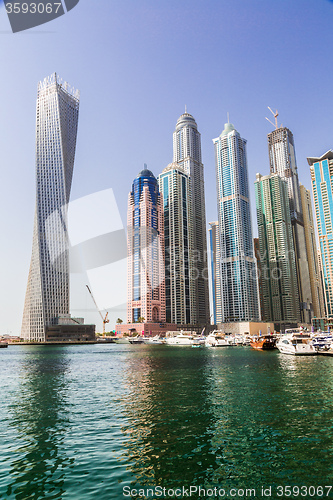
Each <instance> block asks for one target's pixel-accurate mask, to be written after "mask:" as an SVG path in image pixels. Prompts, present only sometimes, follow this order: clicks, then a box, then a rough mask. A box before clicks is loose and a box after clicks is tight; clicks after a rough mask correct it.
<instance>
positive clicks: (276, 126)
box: [265, 106, 279, 130]
mask: <svg viewBox="0 0 333 500" xmlns="http://www.w3.org/2000/svg"><path fill="white" fill-rule="evenodd" d="M267 107H268V109H269V110H270V112H271V113H272V115H273V116H274V118H275V124H274V123H273V122H271V120H270V119H269V118H267V117H266V116H265V118H266V120H267V121H268V122H269V123H271V124H272V125H273V127H274V126H275V129H276V130H277V129H278V128H279V127H278V122H277V117H278V116H279V113H278V110H276V111H275V113H274V111H273V110H272V109H271V108H270V107H269V106H267Z"/></svg>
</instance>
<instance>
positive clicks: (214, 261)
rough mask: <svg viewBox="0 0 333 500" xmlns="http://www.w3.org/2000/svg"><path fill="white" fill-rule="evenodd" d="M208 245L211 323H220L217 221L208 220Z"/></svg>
mask: <svg viewBox="0 0 333 500" xmlns="http://www.w3.org/2000/svg"><path fill="white" fill-rule="evenodd" d="M209 225H210V228H209V231H208V234H209V245H210V265H211V283H212V288H211V297H212V307H213V323H214V325H217V324H218V323H222V296H221V275H220V231H219V223H218V221H214V222H210V223H209Z"/></svg>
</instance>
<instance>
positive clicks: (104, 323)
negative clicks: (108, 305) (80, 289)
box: [86, 285, 110, 337]
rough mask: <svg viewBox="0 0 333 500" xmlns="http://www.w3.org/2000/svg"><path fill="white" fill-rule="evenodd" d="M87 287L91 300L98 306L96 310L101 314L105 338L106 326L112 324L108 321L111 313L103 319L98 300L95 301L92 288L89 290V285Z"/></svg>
mask: <svg viewBox="0 0 333 500" xmlns="http://www.w3.org/2000/svg"><path fill="white" fill-rule="evenodd" d="M86 287H87V288H88V292H89V293H90V295H91V298H92V299H93V301H94V304H95V306H96V309H97V311H98V312H99V315H100V317H101V318H102V321H103V337H105V325H106V323H110V320H109V319H108V315H109V313H108V312H107V313H106V315H105V316H104V317H103V314H102V313H101V311H100V309H99V307H98V305H97V303H96V300H95V297H94V296H93V294H92V291H91V290H90V288H89V286H88V285H86Z"/></svg>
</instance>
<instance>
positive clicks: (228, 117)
mask: <svg viewBox="0 0 333 500" xmlns="http://www.w3.org/2000/svg"><path fill="white" fill-rule="evenodd" d="M227 117H228V123H230V121H229V111H228V112H227Z"/></svg>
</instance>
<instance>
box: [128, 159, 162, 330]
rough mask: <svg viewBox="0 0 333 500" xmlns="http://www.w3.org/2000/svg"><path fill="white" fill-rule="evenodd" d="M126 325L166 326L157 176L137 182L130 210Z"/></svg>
mask: <svg viewBox="0 0 333 500" xmlns="http://www.w3.org/2000/svg"><path fill="white" fill-rule="evenodd" d="M127 248H128V258H127V263H128V264H127V265H128V267H127V280H128V297H127V323H134V322H137V321H138V320H139V318H144V320H145V321H147V322H153V323H156V322H159V323H164V322H165V282H164V279H165V275H164V219H163V206H162V197H161V194H160V192H159V189H158V183H157V180H156V178H155V176H154V174H153V173H152V172H151V171H150V170H148V169H147V168H146V165H145V168H144V170H142V171H141V172H140V173H139V174H138V176H137V177H136V178H135V179H134V181H133V184H132V190H131V192H130V194H129V197H128V210H127Z"/></svg>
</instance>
